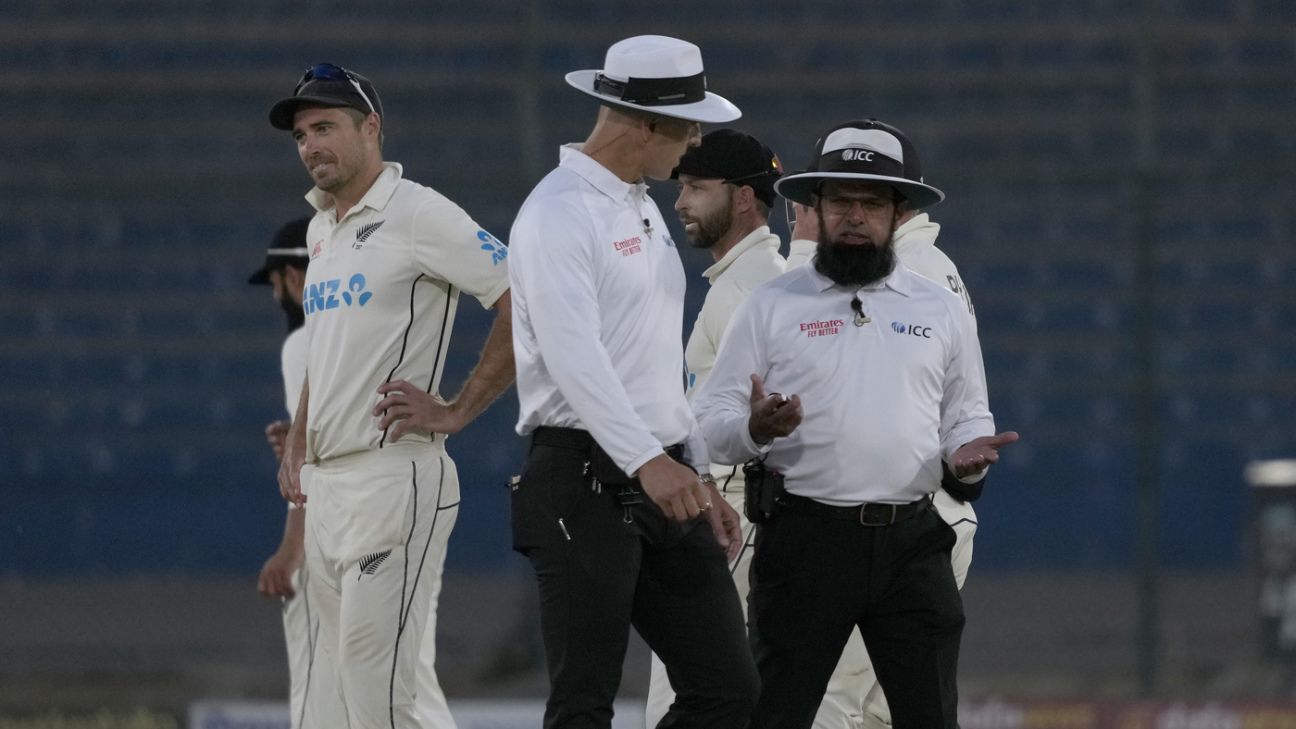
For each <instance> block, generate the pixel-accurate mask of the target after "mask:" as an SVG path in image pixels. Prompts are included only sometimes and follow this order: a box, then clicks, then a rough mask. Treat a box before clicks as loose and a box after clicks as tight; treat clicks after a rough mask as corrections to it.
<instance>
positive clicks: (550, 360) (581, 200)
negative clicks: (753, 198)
mask: <svg viewBox="0 0 1296 729" xmlns="http://www.w3.org/2000/svg"><path fill="white" fill-rule="evenodd" d="M645 223H646V224H645ZM509 244H510V251H511V256H512V260H511V262H510V267H509V278H510V282H511V284H512V298H513V353H514V356H515V358H516V360H517V390H518V399H519V401H520V405H521V413H520V416H519V419H518V425H517V432H518V433H519V434H522V435H526V434H528V433H530V432H531V431H532V430H535V429H536V428H537V427H539V426H542V425H548V426H557V427H564V428H578V429H581V430H587V431H589V432H590V433H591V434H592V435H593V436H594V439H595V440H597V441H598V443H599V445H600V446H602V447H603V449H604V450H605V451H607V453H608V455H609V456H611V457H612V459H613V460H614V461H616V464H617V465H618V466H620V467H621V469H622V470H624V471H625V472H626V473H629V474H633V473H635V471H637V470H638V469H639V467H640V466H642V465H643V464H644V463H646V462H648V461H649V460H650V459H651V458H653V457H654V456H657V455H660V454H661V453H662V447H663V446H666V445H673V444H676V443H685V445H686V449H685V456H686V459H687V460H688V462H689V463H690V464H692V465H693V466H694V467H695V468H696V467H701V468H705V467H706V463H707V456H706V444H705V443H704V442H703V441H702V438H701V434H700V433H699V431H698V428H697V421H696V420H694V418H693V413H692V411H691V410H690V409H689V406H688V401H687V400H686V399H685V397H684V377H683V369H684V352H683V346H682V345H681V341H682V330H683V320H684V266H683V265H682V264H681V263H680V258H679V252H678V251H677V250H676V249H675V243H674V241H672V240H671V238H670V234H669V232H668V231H667V229H666V223H665V222H664V221H663V220H662V216H661V212H660V211H658V209H657V205H656V203H654V202H653V200H652V198H650V197H648V188H647V186H646V185H644V184H643V183H635V184H631V183H627V182H624V181H622V180H621V179H619V178H618V177H617V176H616V175H614V174H613V173H612V172H611V171H610V170H608V169H607V168H606V167H603V166H602V165H601V164H599V163H598V162H596V161H595V160H594V159H593V158H591V157H588V156H586V155H585V154H584V153H583V152H581V151H580V149H579V146H578V145H568V146H565V147H563V148H562V150H561V152H560V161H559V165H558V167H557V168H556V169H554V170H553V171H552V172H550V173H549V174H548V175H546V176H545V178H544V179H543V180H541V181H540V183H539V184H538V185H536V187H535V189H534V190H532V191H531V194H530V196H528V197H527V199H526V202H524V203H523V204H522V209H521V210H520V211H519V212H518V216H517V219H516V220H515V221H514V222H513V229H512V232H511V233H510V234H509Z"/></svg>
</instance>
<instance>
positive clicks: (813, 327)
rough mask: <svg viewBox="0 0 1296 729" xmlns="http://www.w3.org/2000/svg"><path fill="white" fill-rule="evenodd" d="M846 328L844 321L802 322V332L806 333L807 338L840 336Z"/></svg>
mask: <svg viewBox="0 0 1296 729" xmlns="http://www.w3.org/2000/svg"><path fill="white" fill-rule="evenodd" d="M844 326H846V321H845V320H844V319H822V320H818V321H805V322H801V331H803V332H805V335H806V336H807V337H831V336H833V335H834V334H839V333H840V332H841V329H842V327H844Z"/></svg>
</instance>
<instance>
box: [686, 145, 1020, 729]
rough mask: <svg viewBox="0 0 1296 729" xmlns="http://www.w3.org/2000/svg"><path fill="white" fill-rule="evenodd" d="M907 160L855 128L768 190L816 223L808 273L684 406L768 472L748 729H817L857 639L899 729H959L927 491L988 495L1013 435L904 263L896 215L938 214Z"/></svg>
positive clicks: (959, 333) (947, 607) (958, 320)
mask: <svg viewBox="0 0 1296 729" xmlns="http://www.w3.org/2000/svg"><path fill="white" fill-rule="evenodd" d="M906 148H911V147H910V145H909V143H908V140H907V138H905V137H904V135H903V134H902V133H901V132H900V131H899V130H897V129H895V128H893V127H889V126H884V125H879V124H877V123H874V122H849V123H847V124H843V125H841V126H838V127H836V128H834V129H832V130H830V131H829V133H827V134H825V135H824V136H823V137H822V138H821V139H820V140H819V143H818V144H817V145H816V148H815V155H814V162H813V163H812V165H811V168H810V169H809V170H808V171H806V172H803V173H800V174H796V175H790V176H787V177H784V178H782V179H781V180H779V181H778V182H777V183H775V187H776V189H777V190H778V192H779V193H780V194H782V195H783V196H784V197H787V198H788V199H790V200H793V201H794V202H800V203H803V204H808V205H812V206H813V208H814V210H815V215H816V216H817V217H818V220H819V223H820V227H821V233H820V240H819V246H818V249H817V254H816V257H815V260H814V264H813V265H807V266H800V267H798V268H796V269H794V270H792V271H789V272H788V273H786V274H784V275H783V276H780V277H778V278H776V279H774V280H773V281H771V282H769V283H768V284H766V285H764V286H762V287H760V288H758V289H757V290H756V291H754V292H753V293H752V294H751V296H750V297H748V299H747V301H746V302H744V303H743V304H742V306H740V307H739V309H738V311H737V312H736V313H735V315H734V319H733V322H732V323H731V325H730V329H729V332H728V334H727V336H726V339H725V344H724V346H723V347H722V348H721V351H720V354H719V356H718V357H717V359H716V363H715V366H714V367H713V368H712V370H711V375H710V377H709V378H708V380H707V382H706V383H704V384H703V386H702V388H701V390H700V391H699V392H698V394H697V396H696V398H695V400H694V407H695V409H696V411H697V413H698V420H699V422H700V424H701V427H702V430H703V433H704V435H705V436H706V440H707V445H708V447H709V448H710V449H711V452H712V453H713V454H714V457H715V459H716V460H719V461H721V462H730V463H734V462H741V461H744V460H747V459H759V461H760V469H761V471H762V479H763V481H764V482H765V483H766V484H773V485H774V486H775V496H776V498H775V499H774V501H773V503H774V506H773V508H772V509H770V511H769V512H767V513H766V514H765V516H764V518H763V520H762V523H761V525H760V527H759V528H758V531H757V536H756V554H755V556H754V558H753V562H752V569H751V596H750V599H749V603H748V609H749V611H750V614H749V620H748V627H749V632H750V640H751V646H752V652H753V654H754V656H755V659H756V664H757V668H758V669H759V671H760V676H761V684H762V687H761V697H760V700H759V702H758V704H757V707H756V711H755V712H754V714H753V717H752V724H751V726H752V727H753V729H764V728H765V727H808V726H810V724H811V722H812V721H813V719H814V715H815V712H816V710H817V708H818V706H819V703H820V701H821V699H822V698H823V695H824V690H825V688H826V686H827V683H828V679H829V677H830V675H831V674H832V672H833V668H834V667H835V666H836V664H837V661H838V659H839V657H840V655H841V652H842V648H843V646H844V645H845V643H846V640H847V638H848V636H849V635H850V634H851V632H853V631H855V630H857V629H858V630H859V632H860V634H861V636H862V637H863V641H864V645H865V646H866V647H867V648H868V652H869V654H870V655H871V656H872V658H873V664H874V667H875V669H876V671H877V676H878V681H879V682H880V683H881V685H882V690H883V691H884V692H885V694H886V697H887V700H888V702H889V704H890V706H891V711H892V718H893V720H894V725H895V726H896V727H897V728H898V729H931V728H933V727H946V728H947V729H954V727H956V726H957V708H958V690H957V685H956V674H957V670H958V648H959V639H960V636H961V634H962V629H963V610H962V602H961V600H960V598H959V594H958V588H957V586H956V584H955V581H954V574H953V570H952V569H951V567H950V550H951V548H952V547H953V545H954V541H955V536H954V532H953V530H952V529H951V528H950V527H949V525H948V524H946V523H945V522H944V521H943V520H942V519H941V518H940V516H939V515H937V514H936V512H935V511H934V510H933V509H932V508H931V494H932V493H934V492H935V491H936V490H937V489H938V488H940V484H941V479H942V474H943V472H944V471H945V470H948V471H949V472H950V473H951V475H952V476H953V477H955V478H958V479H960V480H962V481H965V482H976V481H980V480H982V479H983V478H984V474H985V470H986V468H987V467H988V466H989V465H990V464H991V463H994V462H996V461H997V460H998V451H999V449H1000V448H1001V447H1003V446H1005V445H1007V444H1008V443H1011V442H1013V441H1015V440H1016V439H1017V434H1016V433H1013V432H1007V433H1001V434H998V435H996V434H995V433H994V420H993V417H992V416H991V414H990V411H989V408H988V403H987V396H986V387H985V377H984V374H983V370H982V365H981V351H980V346H979V344H978V343H977V339H976V334H975V331H974V329H973V327H972V323H971V319H970V318H969V317H968V316H967V312H966V306H965V304H964V302H963V301H962V299H960V298H959V297H958V296H957V295H955V294H953V293H951V292H950V291H949V290H948V289H946V288H944V287H943V286H940V285H939V284H936V283H934V282H932V281H929V280H928V279H925V278H923V277H921V276H918V275H916V274H914V273H912V272H911V271H909V270H908V269H906V268H905V267H903V266H897V265H895V251H894V247H893V244H892V233H893V231H894V230H895V228H896V225H897V223H898V221H899V219H900V217H901V216H903V214H904V212H905V211H906V210H908V209H911V208H912V209H915V210H917V209H922V208H924V207H927V206H929V205H932V204H935V203H937V202H939V201H940V200H941V199H942V198H943V197H944V194H943V193H941V192H940V191H939V190H937V189H936V188H934V187H932V186H930V185H927V184H925V183H924V182H923V181H922V180H921V178H919V177H918V176H917V175H914V174H912V173H908V174H907V172H908V171H907V169H906V160H907V157H906V155H905V152H904V150H905V149H906ZM767 389H768V391H769V393H768V394H767ZM780 393H789V394H790V395H789V396H786V397H785V396H784V395H783V394H780Z"/></svg>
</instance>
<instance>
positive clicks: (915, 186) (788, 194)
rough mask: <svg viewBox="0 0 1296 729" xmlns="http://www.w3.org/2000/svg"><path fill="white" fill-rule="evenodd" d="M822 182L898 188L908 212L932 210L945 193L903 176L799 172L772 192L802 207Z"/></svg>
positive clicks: (782, 179) (811, 202)
mask: <svg viewBox="0 0 1296 729" xmlns="http://www.w3.org/2000/svg"><path fill="white" fill-rule="evenodd" d="M824 180H850V181H852V182H870V181H873V182H883V183H886V184H888V185H890V186H892V187H895V188H898V189H899V190H900V193H901V194H902V195H904V196H905V200H908V201H909V209H910V210H921V209H923V208H926V207H931V206H932V205H935V204H936V203H938V202H940V201H941V200H944V199H945V193H943V192H941V191H940V190H937V189H936V188H934V187H932V186H931V185H926V184H923V183H921V182H914V181H913V180H906V179H905V178H903V177H888V176H886V175H865V174H860V173H858V172H802V173H800V174H797V175H786V176H784V177H780V178H779V179H778V180H777V181H776V182H775V183H774V192H777V193H778V194H780V195H782V196H783V197H785V198H787V199H788V200H791V201H792V202H796V203H801V204H802V205H813V204H814V192H815V190H816V189H818V187H819V183H821V182H823V181H824Z"/></svg>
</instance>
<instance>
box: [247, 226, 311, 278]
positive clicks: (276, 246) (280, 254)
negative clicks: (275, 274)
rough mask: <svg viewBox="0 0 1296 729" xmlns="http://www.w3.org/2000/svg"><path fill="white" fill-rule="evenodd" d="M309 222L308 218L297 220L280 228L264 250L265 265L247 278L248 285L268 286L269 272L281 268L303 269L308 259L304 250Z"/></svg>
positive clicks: (306, 251) (307, 253)
mask: <svg viewBox="0 0 1296 729" xmlns="http://www.w3.org/2000/svg"><path fill="white" fill-rule="evenodd" d="M310 221H311V219H310V218H298V219H297V220H293V221H291V222H289V223H286V224H285V225H284V226H283V227H282V228H280V229H279V232H277V233H275V235H274V238H273V239H272V240H271V241H270V247H269V248H267V249H266V257H265V264H264V265H263V266H261V268H259V269H257V272H256V273H254V274H252V276H251V277H250V278H248V283H250V284H269V283H270V272H271V271H273V270H275V269H277V268H280V267H282V266H297V267H298V268H305V267H306V264H307V262H308V259H309V258H310V251H308V250H307V249H306V228H307V227H308V226H310Z"/></svg>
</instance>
